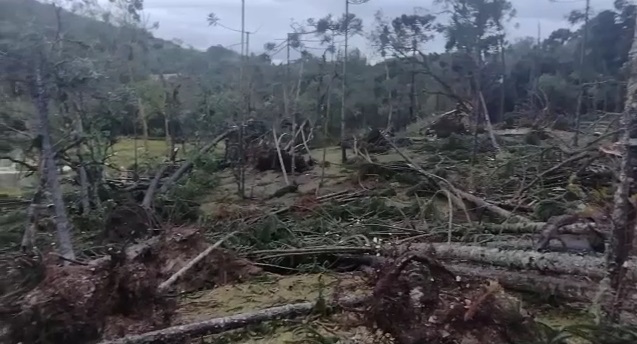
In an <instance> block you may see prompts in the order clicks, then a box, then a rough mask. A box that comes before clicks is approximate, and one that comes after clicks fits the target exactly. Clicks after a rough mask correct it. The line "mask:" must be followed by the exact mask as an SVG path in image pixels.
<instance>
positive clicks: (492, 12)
mask: <svg viewBox="0 0 637 344" xmlns="http://www.w3.org/2000/svg"><path fill="white" fill-rule="evenodd" d="M437 2H438V3H440V4H442V5H443V7H444V8H445V9H446V10H447V11H448V12H450V15H451V18H450V20H449V22H448V23H447V24H446V25H441V26H440V31H442V32H444V33H445V35H446V38H447V44H446V48H447V50H455V51H456V52H458V53H460V54H464V55H465V58H466V60H467V61H468V62H469V67H468V71H467V79H468V82H469V89H470V91H471V97H472V105H473V112H474V116H473V117H474V121H475V124H476V125H477V124H478V123H479V122H480V117H481V116H480V114H482V117H483V118H484V121H485V124H486V127H487V130H488V132H489V137H490V138H491V143H492V144H493V147H494V148H495V149H496V150H497V151H500V147H499V145H498V143H497V141H496V138H495V135H494V133H493V128H492V127H491V120H490V118H489V113H488V112H487V106H486V103H485V101H484V95H483V92H482V87H483V83H484V80H482V79H483V75H482V74H483V71H484V62H485V60H486V58H488V57H489V56H491V55H493V54H495V53H497V51H498V46H499V45H500V42H501V41H502V38H503V32H504V30H503V26H504V21H505V20H508V19H510V18H512V17H513V16H514V15H515V10H514V9H513V6H512V5H511V3H510V2H509V1H508V0H437ZM502 87H504V85H502Z"/></svg>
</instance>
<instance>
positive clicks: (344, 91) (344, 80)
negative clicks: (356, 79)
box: [341, 0, 349, 164]
mask: <svg viewBox="0 0 637 344" xmlns="http://www.w3.org/2000/svg"><path fill="white" fill-rule="evenodd" d="M348 39H349V0H345V44H344V49H343V50H344V53H343V75H342V76H341V77H342V85H341V88H342V89H341V91H342V93H341V162H342V163H343V164H344V163H346V162H347V150H346V148H345V139H346V138H347V135H346V134H345V114H346V113H347V106H346V105H347V101H346V100H347V58H348V56H347V45H348Z"/></svg>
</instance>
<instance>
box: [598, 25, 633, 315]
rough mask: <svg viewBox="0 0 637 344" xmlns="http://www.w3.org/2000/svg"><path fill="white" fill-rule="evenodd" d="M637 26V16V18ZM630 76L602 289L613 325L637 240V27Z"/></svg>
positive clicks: (630, 61) (622, 123)
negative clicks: (636, 196)
mask: <svg viewBox="0 0 637 344" xmlns="http://www.w3.org/2000/svg"><path fill="white" fill-rule="evenodd" d="M635 22H636V24H637V17H635ZM628 63H629V65H628V70H629V73H630V74H629V76H628V81H627V85H626V103H625V105H624V112H623V114H622V117H621V128H622V131H623V132H622V135H621V145H620V149H621V152H622V160H621V164H620V168H619V182H618V185H617V188H616V191H615V195H614V208H613V212H612V222H613V232H612V235H611V238H610V245H609V249H608V254H607V260H606V264H607V269H608V270H607V276H606V278H607V281H608V282H609V283H608V285H609V286H610V290H604V287H603V286H605V285H606V284H603V286H602V288H600V294H602V295H604V294H608V297H605V298H604V299H605V300H607V301H606V302H604V303H605V304H604V305H603V307H604V308H605V311H606V313H607V315H608V317H607V318H606V319H608V320H609V321H610V322H615V321H617V320H618V317H619V314H618V313H617V312H616V309H617V308H618V307H617V306H618V305H621V302H622V297H621V293H620V289H621V288H622V287H623V286H622V284H623V283H624V281H625V278H626V277H629V275H630V274H629V271H626V270H627V269H626V267H625V263H626V261H627V260H628V256H629V254H630V253H631V251H632V250H633V248H634V247H633V246H634V242H633V241H634V240H635V237H636V236H635V216H636V213H635V211H636V210H635V205H634V204H633V202H631V200H630V199H629V195H630V193H631V189H634V187H633V185H631V184H632V179H633V178H634V173H633V155H634V154H635V147H632V146H631V145H630V141H631V138H633V136H634V133H635V131H636V129H635V128H636V126H635V125H637V25H635V32H634V33H633V43H632V46H631V48H630V53H629V60H628Z"/></svg>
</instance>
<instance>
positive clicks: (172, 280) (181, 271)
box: [157, 231, 237, 294]
mask: <svg viewBox="0 0 637 344" xmlns="http://www.w3.org/2000/svg"><path fill="white" fill-rule="evenodd" d="M235 234H237V231H234V232H232V233H230V234H227V235H226V236H224V237H223V238H221V239H219V241H217V242H216V243H214V244H213V245H211V246H210V247H208V248H207V249H205V250H204V251H203V252H201V253H199V254H198V255H197V256H196V257H195V258H193V259H192V260H191V261H190V262H188V264H186V265H184V267H182V268H181V269H179V271H177V272H175V273H174V274H173V275H172V276H170V278H168V279H167V280H165V281H164V282H162V283H161V284H160V285H159V287H157V291H158V293H160V294H163V293H164V292H165V291H166V289H168V288H170V286H171V285H173V284H175V282H177V280H179V278H180V277H181V276H183V275H184V274H186V272H188V270H190V269H191V268H192V267H193V266H195V265H197V263H199V262H200V261H202V260H203V259H204V258H206V257H207V256H208V255H209V254H210V252H212V251H213V250H214V249H216V248H218V247H219V246H221V244H223V242H224V241H226V239H228V238H230V237H232V236H234V235H235Z"/></svg>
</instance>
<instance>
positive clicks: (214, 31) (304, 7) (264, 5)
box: [145, 0, 613, 58]
mask: <svg viewBox="0 0 637 344" xmlns="http://www.w3.org/2000/svg"><path fill="white" fill-rule="evenodd" d="M558 1H559V0H558ZM432 2H433V1H432V0H402V1H399V0H371V1H369V2H368V3H365V4H361V5H351V6H350V8H351V12H352V13H355V14H356V15H357V16H359V17H361V18H362V19H363V23H364V25H365V28H366V31H369V30H370V29H371V27H372V25H373V21H374V14H375V13H376V12H377V11H378V10H382V11H383V14H384V15H385V16H387V17H394V16H397V15H400V14H403V13H412V12H413V11H414V8H416V7H421V8H424V9H425V10H432V11H435V10H436V8H434V7H433V5H432ZM512 3H513V6H514V7H515V8H516V10H517V16H516V18H514V19H513V20H512V22H511V25H509V27H508V29H507V31H508V33H509V35H510V36H511V37H512V38H513V39H514V38H516V37H525V36H536V34H537V26H538V23H539V24H540V26H541V28H542V36H544V37H546V36H547V35H548V34H549V33H550V32H551V31H553V30H555V29H557V28H559V27H564V26H567V25H568V24H567V23H566V21H565V19H564V18H565V16H566V15H567V14H568V13H569V12H570V11H572V10H574V9H581V8H583V6H584V2H583V1H578V2H573V1H569V0H565V1H563V2H551V1H549V0H512ZM591 6H592V7H593V10H595V11H601V10H604V9H608V8H612V6H613V0H591ZM145 8H146V11H145V12H146V13H147V14H148V15H149V16H150V20H151V21H158V22H159V24H160V26H159V29H158V30H157V31H156V35H157V36H159V37H162V38H166V39H173V38H179V39H181V40H182V41H184V42H185V43H186V44H188V45H192V46H193V47H195V48H197V49H206V48H207V47H209V46H211V45H222V46H232V45H235V46H234V47H233V49H235V50H239V47H238V46H236V44H237V43H239V41H240V35H239V34H238V33H236V32H232V31H228V30H225V29H223V28H221V27H209V26H208V23H207V22H206V17H207V15H208V13H210V12H214V13H215V14H216V15H217V17H219V18H220V19H221V23H222V24H224V25H225V26H228V27H231V28H235V29H240V26H241V2H240V0H177V1H175V0H145ZM343 12H344V0H322V1H318V0H246V30H247V31H255V30H257V29H259V30H258V32H256V33H255V34H251V36H250V38H251V44H250V45H251V51H253V52H260V51H262V50H263V45H264V44H265V43H267V42H270V41H273V40H275V39H282V38H284V37H285V35H286V33H287V32H289V31H290V24H291V22H292V20H293V19H294V20H297V21H303V20H305V19H307V18H316V17H322V16H325V15H327V14H333V15H340V14H342V13H343ZM514 23H517V24H519V28H517V29H516V28H514V26H513V24H514ZM352 46H353V47H357V48H359V49H361V50H362V51H364V52H365V53H367V54H372V53H373V51H372V49H371V47H370V45H369V43H368V42H367V40H366V39H365V38H364V37H355V38H353V39H352ZM443 46H444V43H443V42H442V40H441V39H437V40H436V41H435V42H432V44H431V49H433V50H440V49H442V47H443ZM275 58H282V56H276V57H275Z"/></svg>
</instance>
